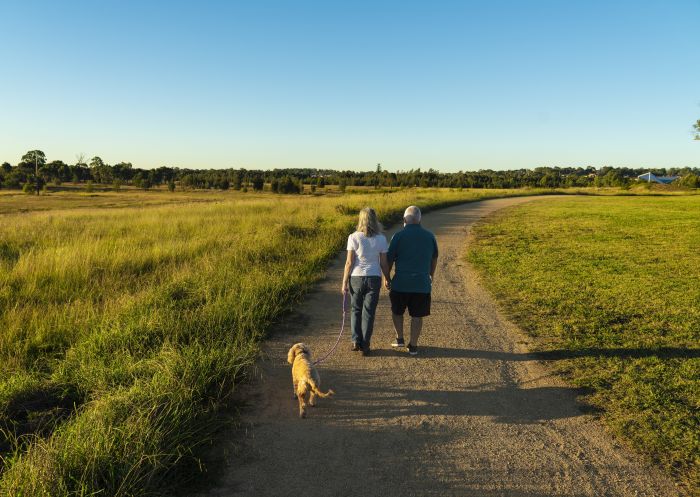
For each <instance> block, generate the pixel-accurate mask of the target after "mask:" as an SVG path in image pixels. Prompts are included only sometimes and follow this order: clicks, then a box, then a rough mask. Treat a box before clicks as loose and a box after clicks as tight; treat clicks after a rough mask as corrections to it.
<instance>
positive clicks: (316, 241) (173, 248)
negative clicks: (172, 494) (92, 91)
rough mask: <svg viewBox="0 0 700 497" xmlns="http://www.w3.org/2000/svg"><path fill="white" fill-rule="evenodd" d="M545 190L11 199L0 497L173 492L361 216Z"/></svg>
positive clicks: (4, 237) (2, 199)
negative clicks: (259, 357) (269, 341)
mask: <svg viewBox="0 0 700 497" xmlns="http://www.w3.org/2000/svg"><path fill="white" fill-rule="evenodd" d="M536 193H541V192H538V191H537V190H472V191H469V190H464V191H449V190H438V189H430V190H427V189H426V190H422V189H411V190H403V191H396V192H392V193H380V194H370V193H364V194H352V195H335V196H310V195H304V196H278V195H270V194H255V195H254V194H242V193H237V192H226V193H217V194H213V193H207V192H201V193H174V194H171V193H168V192H145V193H144V192H132V191H129V192H112V193H90V194H87V193H82V194H81V193H75V192H74V193H65V192H64V193H57V194H50V195H45V196H44V195H42V196H39V197H32V196H26V195H24V196H21V195H7V194H3V195H0V330H1V332H0V455H1V456H2V458H1V459H0V465H1V468H0V469H1V474H0V493H2V494H3V495H12V496H26V497H38V496H92V495H99V496H100V497H102V496H127V495H142V494H143V495H146V494H148V495H151V494H164V495H167V494H168V488H172V485H175V484H177V482H178V479H179V478H183V475H187V473H188V471H186V470H187V468H193V467H194V468H197V467H198V459H197V456H198V454H199V453H201V450H200V449H201V446H202V445H203V444H206V443H207V441H208V440H209V439H210V438H211V436H212V434H213V432H214V430H216V428H217V426H219V422H220V419H221V416H219V415H217V410H219V409H220V408H221V407H222V406H223V405H225V402H226V400H227V399H228V398H230V395H231V393H232V392H233V391H234V389H235V387H236V384H238V383H239V382H241V381H244V380H245V378H246V374H247V373H248V371H249V369H248V366H249V365H250V364H251V363H252V362H253V361H254V360H255V358H256V354H257V352H258V345H259V342H260V340H261V339H263V338H264V337H265V334H266V333H267V331H268V330H269V329H270V327H271V324H272V323H273V322H275V320H278V319H280V318H281V317H282V316H283V315H284V313H285V312H286V311H288V310H289V309H290V308H291V306H293V304H294V303H295V302H297V301H298V300H299V298H300V297H301V296H302V294H303V292H304V290H305V289H307V288H308V287H309V285H310V284H311V283H313V282H314V281H315V280H317V279H318V278H319V276H320V275H321V274H323V271H324V269H325V267H326V264H327V262H328V261H329V259H330V258H331V257H332V256H333V255H334V254H336V253H337V250H338V249H339V248H341V247H342V244H343V241H344V239H345V237H346V236H347V234H348V233H349V232H350V230H351V229H352V226H353V224H354V222H355V219H356V214H357V211H358V210H359V209H360V208H361V207H363V206H365V205H371V206H373V207H375V208H376V209H377V210H378V212H379V213H380V215H381V217H382V219H383V220H384V221H385V222H387V221H391V220H396V219H400V213H401V212H402V211H403V209H404V208H405V207H406V206H407V205H409V204H412V203H415V204H418V205H420V206H421V207H423V208H425V209H426V210H429V209H431V208H437V207H440V206H446V205H451V204H455V203H460V202H466V201H471V200H478V199H480V198H489V197H497V196H507V195H523V194H536Z"/></svg>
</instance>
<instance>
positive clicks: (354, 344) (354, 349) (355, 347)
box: [350, 342, 362, 352]
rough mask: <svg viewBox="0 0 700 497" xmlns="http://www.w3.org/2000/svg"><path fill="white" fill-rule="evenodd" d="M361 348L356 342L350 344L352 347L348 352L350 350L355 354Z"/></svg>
mask: <svg viewBox="0 0 700 497" xmlns="http://www.w3.org/2000/svg"><path fill="white" fill-rule="evenodd" d="M361 348H362V347H360V345H359V344H358V343H357V342H352V347H350V350H352V351H353V352H357V351H358V350H360V349H361Z"/></svg>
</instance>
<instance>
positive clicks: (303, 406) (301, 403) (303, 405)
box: [297, 391, 306, 418]
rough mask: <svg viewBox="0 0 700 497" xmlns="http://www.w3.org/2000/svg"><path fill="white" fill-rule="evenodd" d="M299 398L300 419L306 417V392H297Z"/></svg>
mask: <svg viewBox="0 0 700 497" xmlns="http://www.w3.org/2000/svg"><path fill="white" fill-rule="evenodd" d="M297 398H298V399H299V417H300V418H305V417H306V392H305V391H304V392H297Z"/></svg>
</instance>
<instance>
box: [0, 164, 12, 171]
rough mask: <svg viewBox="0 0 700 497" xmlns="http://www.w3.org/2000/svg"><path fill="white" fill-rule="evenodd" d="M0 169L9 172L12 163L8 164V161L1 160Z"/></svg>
mask: <svg viewBox="0 0 700 497" xmlns="http://www.w3.org/2000/svg"><path fill="white" fill-rule="evenodd" d="M0 169H2V171H3V172H5V173H9V172H10V171H12V164H10V163H9V162H3V163H2V166H0Z"/></svg>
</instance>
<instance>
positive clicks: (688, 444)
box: [468, 196, 700, 489]
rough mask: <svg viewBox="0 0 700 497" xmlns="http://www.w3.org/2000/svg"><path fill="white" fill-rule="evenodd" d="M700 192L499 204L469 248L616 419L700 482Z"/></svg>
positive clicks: (549, 350)
mask: <svg viewBox="0 0 700 497" xmlns="http://www.w3.org/2000/svg"><path fill="white" fill-rule="evenodd" d="M698 247H700V197H698V196H680V197H576V198H570V199H557V200H556V201H551V202H550V201H546V200H545V201H537V202H533V203H529V204H526V205H523V206H518V207H514V208H511V209H507V210H504V211H500V212H499V213H497V214H496V215H495V216H494V217H493V218H491V219H489V220H488V221H487V222H484V223H481V224H479V225H477V226H476V227H475V230H474V239H473V240H472V243H471V244H470V248H469V253H468V258H469V260H470V261H471V262H472V263H473V264H475V265H476V266H477V268H478V269H479V270H480V271H481V273H482V274H483V276H484V282H485V283H486V285H487V286H488V287H489V288H490V289H491V290H492V291H493V292H494V293H495V295H496V296H497V297H498V298H499V300H500V301H501V303H502V308H503V309H504V310H505V312H506V313H507V314H509V315H510V316H511V317H512V318H513V319H514V320H515V322H517V323H518V324H519V325H520V326H521V327H522V328H523V329H524V330H525V331H526V332H527V333H529V334H530V335H531V336H533V337H534V343H535V347H536V349H537V350H539V351H540V357H541V358H542V359H543V360H548V361H552V362H553V363H554V364H556V367H557V369H559V370H560V371H562V372H564V373H565V375H566V376H567V377H568V378H570V379H571V381H573V382H574V383H575V384H576V385H578V386H581V387H585V389H586V390H587V391H588V392H589V394H588V395H587V397H586V398H587V401H588V402H590V403H591V404H592V405H593V406H595V407H597V408H599V409H600V412H601V413H602V416H603V419H604V420H605V421H606V422H607V424H608V426H610V427H611V429H612V430H613V431H614V432H615V433H617V434H618V435H620V436H621V437H622V439H624V440H626V441H627V442H628V443H630V444H631V445H632V446H634V447H635V448H636V449H637V450H638V451H640V452H642V453H643V454H645V455H646V456H648V457H649V458H650V459H652V460H653V461H655V462H656V463H658V464H660V465H661V466H663V467H664V468H666V469H667V470H668V471H669V472H670V473H672V474H674V475H675V476H676V477H677V478H678V479H679V480H680V481H682V482H685V483H686V484H688V485H689V488H696V489H697V488H700V414H699V413H700V250H698Z"/></svg>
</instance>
